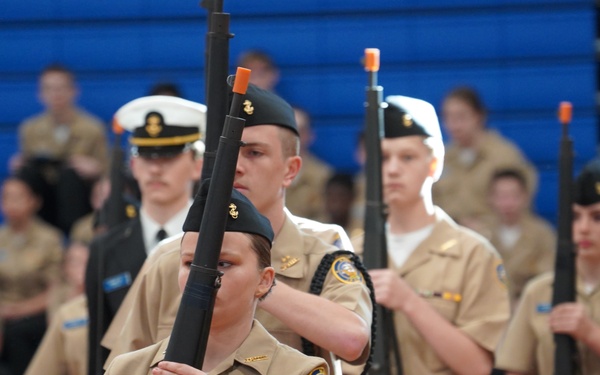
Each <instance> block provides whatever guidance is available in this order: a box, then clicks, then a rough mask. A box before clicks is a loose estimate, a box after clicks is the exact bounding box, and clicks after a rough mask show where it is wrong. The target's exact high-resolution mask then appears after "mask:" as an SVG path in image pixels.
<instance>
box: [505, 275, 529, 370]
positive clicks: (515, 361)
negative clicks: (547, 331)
mask: <svg viewBox="0 0 600 375" xmlns="http://www.w3.org/2000/svg"><path fill="white" fill-rule="evenodd" d="M531 297H532V295H531V288H528V287H526V288H525V291H524V292H523V296H522V297H521V301H520V302H519V305H518V306H517V309H516V311H515V314H514V316H513V318H512V320H511V322H510V324H509V326H508V328H507V330H506V334H505V336H504V339H503V340H502V341H501V343H500V345H499V346H498V349H497V350H496V368H498V369H501V370H506V371H507V372H506V373H507V374H526V373H529V371H531V369H533V368H534V363H535V350H536V346H537V342H536V341H537V340H536V337H535V334H534V332H533V329H532V326H531V324H530V323H531V322H530V319H531V315H530V314H531V312H532V311H535V306H534V302H533V300H532V298H531Z"/></svg>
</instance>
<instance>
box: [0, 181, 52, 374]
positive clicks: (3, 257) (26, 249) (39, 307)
mask: <svg viewBox="0 0 600 375" xmlns="http://www.w3.org/2000/svg"><path fill="white" fill-rule="evenodd" d="M35 177H36V175H35V173H32V172H29V171H27V170H18V171H17V172H15V173H14V174H13V175H11V176H9V177H8V178H7V179H6V180H5V181H4V183H3V185H2V214H3V215H4V218H5V224H4V225H2V226H1V227H0V321H1V322H3V327H2V328H0V331H2V332H3V334H2V339H3V342H2V344H1V345H0V346H1V347H2V351H1V353H0V367H2V366H5V367H7V368H8V369H9V370H10V371H11V373H12V374H14V375H19V374H22V373H23V372H24V371H25V368H26V367H27V364H28V363H29V360H30V359H31V357H33V354H34V353H35V350H36V348H37V346H38V344H39V342H40V341H41V340H42V336H43V335H44V331H45V330H46V309H47V307H48V295H49V292H50V290H51V289H52V287H53V285H54V284H55V283H56V282H57V281H58V280H59V278H60V264H61V260H62V256H63V248H62V236H61V233H60V232H59V231H58V230H57V229H56V228H53V227H51V226H50V225H48V224H46V223H44V222H43V221H42V220H40V219H38V218H37V217H36V213H37V211H38V209H39V207H40V205H41V198H40V194H41V192H40V188H39V186H40V183H39V182H36V178H35Z"/></svg>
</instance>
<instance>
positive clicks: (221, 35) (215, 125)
mask: <svg viewBox="0 0 600 375" xmlns="http://www.w3.org/2000/svg"><path fill="white" fill-rule="evenodd" d="M202 6H203V7H205V8H206V9H207V10H208V17H207V19H208V26H209V32H208V34H207V38H206V68H205V81H206V87H205V90H206V93H205V94H206V107H207V109H206V136H205V137H204V143H205V146H206V148H205V151H204V164H203V166H202V180H205V179H207V178H210V176H211V175H212V173H213V168H214V165H215V157H216V152H217V146H218V145H219V137H220V136H221V134H222V133H223V126H222V125H223V123H224V121H225V115H226V114H227V94H228V91H229V87H228V86H227V75H228V74H229V73H228V70H229V39H231V38H233V34H230V33H229V13H223V0H203V1H202Z"/></svg>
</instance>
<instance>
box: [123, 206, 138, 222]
mask: <svg viewBox="0 0 600 375" xmlns="http://www.w3.org/2000/svg"><path fill="white" fill-rule="evenodd" d="M125 215H127V217H128V218H130V219H132V218H134V217H136V216H137V210H136V209H135V206H134V205H132V204H128V205H127V206H126V207H125Z"/></svg>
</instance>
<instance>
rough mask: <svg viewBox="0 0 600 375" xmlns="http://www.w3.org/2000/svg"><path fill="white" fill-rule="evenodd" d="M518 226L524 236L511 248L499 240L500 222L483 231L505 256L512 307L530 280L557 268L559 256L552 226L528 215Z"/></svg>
mask: <svg viewBox="0 0 600 375" xmlns="http://www.w3.org/2000/svg"><path fill="white" fill-rule="evenodd" d="M518 225H519V227H520V228H521V235H520V236H519V239H518V240H517V241H516V242H515V244H514V245H513V246H512V247H508V248H507V247H506V246H504V245H503V244H502V241H501V240H500V238H499V231H500V224H499V223H498V221H488V222H487V224H486V225H485V228H484V229H483V230H482V231H480V233H481V234H482V235H483V236H484V237H486V238H487V239H489V240H490V242H491V243H492V245H494V247H495V248H496V250H498V252H499V253H500V256H502V260H503V261H504V267H505V268H506V276H507V283H508V290H509V292H510V297H511V302H512V306H513V307H515V306H516V302H517V300H518V299H519V297H520V296H521V293H522V292H523V288H524V287H525V284H526V283H527V282H528V281H529V280H531V279H533V278H534V277H535V276H537V275H541V274H542V273H545V272H549V271H552V270H553V269H554V258H555V257H556V233H555V232H554V229H553V228H552V227H551V226H550V224H548V223H547V222H546V221H545V220H543V219H541V218H540V217H537V216H533V215H527V216H526V217H524V218H523V220H522V221H521V222H520V223H519V224H518Z"/></svg>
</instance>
